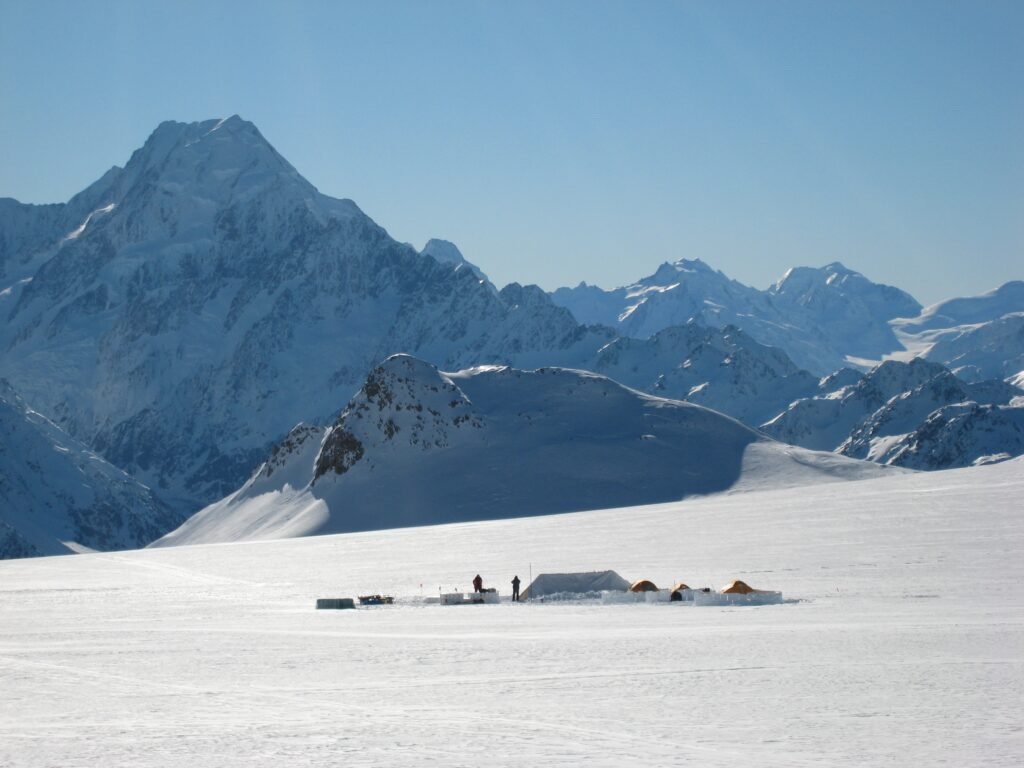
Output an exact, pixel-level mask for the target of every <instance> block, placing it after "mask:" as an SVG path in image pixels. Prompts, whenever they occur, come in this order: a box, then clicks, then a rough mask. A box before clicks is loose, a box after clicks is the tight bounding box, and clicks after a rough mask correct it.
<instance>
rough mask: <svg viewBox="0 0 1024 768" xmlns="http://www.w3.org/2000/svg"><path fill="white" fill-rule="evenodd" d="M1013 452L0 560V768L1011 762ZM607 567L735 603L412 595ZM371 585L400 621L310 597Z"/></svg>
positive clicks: (1016, 697) (1022, 622)
mask: <svg viewBox="0 0 1024 768" xmlns="http://www.w3.org/2000/svg"><path fill="white" fill-rule="evenodd" d="M1022 497H1024V462H1022V461H1021V460H1015V461H1010V462H1006V463H1003V464H999V465H995V466H991V467H978V468H971V469H966V470H956V471H950V472H938V473H928V474H916V475H896V476H892V477H885V478H881V479H874V480H864V481H858V482H851V483H835V484H827V485H818V486H814V487H808V488H790V489H784V490H776V491H768V492H758V493H735V494H730V495H724V496H716V497H709V498H704V499H694V500H690V501H686V502H682V503H674V504H665V505H657V506H651V507H642V508H631V509H623V510H605V511H599V512H587V513H577V514H571V515H561V516H553V517H543V518H530V519H522V520H503V521H495V522H485V523H470V524H459V525H447V526H437V527H431V528H419V529H399V530H391V531H381V532H372V533H358V534H347V535H339V536H324V537H316V538H307V539H293V540H286V541H269V542H253V543H246V544H227V545H207V546H195V547H178V548H167V549H156V550H144V551H138V552H123V553H105V554H95V555H79V556H72V557H62V558H47V559H36V560H20V561H7V562H3V563H0V685H2V690H3V696H2V697H0V765H4V766H7V765H11V766H50V765H61V766H86V765H90V766H92V765H134V766H171V765H181V764H183V763H191V764H195V765H219V766H242V765H246V766H252V765H257V766H261V765H267V766H270V765H273V766H280V765H323V764H330V765H341V764H344V765H356V766H360V765H382V766H383V765H387V766H402V765H417V766H420V765H430V764H435V765H444V766H480V765H493V766H519V765H531V766H532V765H546V766H552V765H554V766H559V765H582V764H586V765H595V766H623V765H659V766H664V765H698V766H736V765H764V766H806V765H823V766H824V765H828V766H846V765H850V766H853V765H857V766H862V765H915V766H916V765H938V764H948V765H981V764H984V765H1007V766H1009V765H1016V764H1019V759H1020V755H1021V754H1022V753H1024V731H1022V729H1021V727H1020V724H1021V721H1020V716H1019V704H1020V701H1021V700H1022V699H1024V675H1022V661H1024V654H1022V650H1024V611H1022V607H1024V598H1022V596H1021V593H1020V591H1019V589H1018V588H1017V586H1016V585H1017V584H1019V583H1020V582H1021V581H1024V566H1022V564H1021V558H1020V552H1021V544H1022V539H1024V522H1022V519H1021V515H1020V499H1021V498H1022ZM531 563H532V569H533V574H534V575H537V574H538V573H540V572H543V571H555V570H558V571H573V570H592V569H603V568H613V569H615V570H617V571H618V572H619V573H620V574H622V575H623V576H625V577H626V578H628V579H635V578H642V577H643V578H649V579H652V580H653V581H655V583H657V584H658V585H659V586H670V585H671V583H672V582H673V581H675V580H676V579H683V580H686V581H687V583H689V584H690V585H691V586H704V585H709V586H714V587H721V586H722V585H724V584H725V583H727V582H728V581H730V580H731V579H733V578H742V579H743V580H745V581H747V582H748V583H750V584H751V585H752V586H754V587H760V588H765V589H778V590H781V591H782V592H783V593H784V594H785V596H786V598H787V600H789V599H792V598H796V599H797V600H798V602H787V603H786V604H784V605H776V606H765V607H758V608H714V607H709V608H695V607H689V606H678V605H661V604H654V605H647V604H638V605H609V606H602V605H595V604H587V605H581V604H576V605H573V604H566V603H548V604H519V605H516V604H510V603H503V604H501V605H499V606H467V607H458V608H455V607H452V608H445V607H440V606H427V605H421V604H418V602H416V601H414V600H413V598H417V597H418V596H419V595H420V594H421V588H420V584H421V583H422V584H423V587H422V594H423V595H424V596H432V595H436V594H437V591H438V587H442V588H443V589H445V590H446V591H447V590H449V589H454V588H463V589H465V588H468V586H469V581H470V579H472V577H473V575H474V574H475V573H477V572H479V573H480V574H481V575H482V576H483V577H484V583H485V586H496V587H498V588H499V589H500V590H501V591H502V592H503V594H507V593H508V584H507V582H508V581H509V580H511V578H512V575H513V574H516V573H518V575H519V576H520V578H521V579H523V582H524V587H525V585H526V582H527V579H528V572H529V569H530V567H531ZM371 592H385V593H390V594H395V595H397V596H399V597H400V598H405V600H404V602H402V603H401V604H399V605H397V606H394V607H379V608H370V609H360V610H355V611H316V610H315V609H314V608H313V605H314V603H315V599H316V598H317V597H333V596H339V597H340V596H353V597H354V596H356V595H358V594H365V593H371Z"/></svg>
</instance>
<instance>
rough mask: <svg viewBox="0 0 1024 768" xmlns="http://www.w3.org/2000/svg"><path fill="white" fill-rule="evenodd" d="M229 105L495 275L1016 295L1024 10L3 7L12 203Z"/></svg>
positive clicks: (372, 207)
mask: <svg viewBox="0 0 1024 768" xmlns="http://www.w3.org/2000/svg"><path fill="white" fill-rule="evenodd" d="M233 113H238V114H240V115H241V116H242V117H244V118H246V119H248V120H251V121H253V122H254V123H256V125H257V126H258V127H259V128H260V130H261V131H262V132H263V134H264V135H265V136H266V137H267V138H268V139H269V140H270V142H271V143H272V144H274V146H275V147H276V148H277V149H278V150H279V151H280V152H281V153H282V154H283V155H284V156H285V157H286V158H288V159H289V160H290V161H291V162H292V164H293V165H295V167H296V168H297V169H298V170H299V171H300V172H301V173H302V174H303V175H305V176H306V177H307V178H308V179H309V180H310V181H312V182H313V183H314V184H315V185H316V186H317V187H319V188H320V190H321V191H323V192H325V193H327V194H330V195H333V196H336V197H350V198H352V199H353V200H355V201H356V202H357V203H358V204H359V205H360V206H361V207H362V208H363V210H365V211H366V212H367V213H368V214H369V215H370V216H372V217H373V218H374V219H375V220H376V221H377V222H378V223H379V224H381V225H382V226H384V227H385V228H386V229H387V230H388V231H389V232H390V233H391V234H392V235H393V236H394V237H396V238H398V239H399V240H403V241H408V242H411V243H413V244H414V245H416V246H417V247H422V245H423V243H424V242H425V241H426V240H427V239H428V238H430V237H442V238H445V239H449V240H452V241H454V242H455V243H456V244H458V245H459V247H460V248H461V249H462V251H463V253H464V254H465V255H466V257H467V258H469V259H470V260H471V261H474V262H475V263H477V264H479V266H480V267H481V268H482V269H484V271H486V272H487V273H488V274H489V275H490V276H491V278H492V279H493V280H494V282H496V283H497V284H499V285H503V284H505V283H506V282H510V281H512V280H516V281H519V282H523V283H528V282H532V283H538V284H540V285H541V286H543V287H545V288H548V289H551V288H555V287H557V286H559V285H566V284H575V283H577V282H579V281H580V280H586V281H587V282H590V283H596V284H598V285H602V286H604V287H609V288H610V287H614V286H616V285H621V284H624V283H627V282H630V281H632V280H634V279H636V278H639V277H641V276H643V275H646V274H650V273H652V272H653V271H654V270H655V269H656V268H657V265H658V264H659V263H661V262H662V261H672V260H675V259H678V258H682V257H686V258H701V259H703V260H704V261H706V262H708V263H709V264H711V265H712V266H713V267H715V268H717V269H721V270H722V271H724V272H725V273H726V274H728V275H729V276H730V277H734V278H736V279H738V280H740V281H742V282H745V283H748V284H752V285H755V286H757V287H761V288H763V287H766V286H767V285H768V284H769V283H771V282H773V281H774V280H775V279H777V278H778V277H779V276H780V275H781V274H782V273H783V272H784V271H785V269H786V268H787V267H789V266H793V265H811V266H820V265H823V264H826V263H828V262H830V261H835V260H839V261H842V262H843V263H845V264H846V265H847V266H848V267H851V268H854V269H857V270H859V271H861V272H863V273H864V274H866V275H867V276H868V277H870V278H872V279H874V280H877V281H881V282H888V283H892V284H896V285H898V286H900V287H902V288H904V289H906V290H908V291H910V292H911V293H912V294H914V295H915V296H916V297H917V298H918V299H919V300H921V301H922V302H924V303H926V304H927V303H930V302H933V301H937V300H940V299H943V298H948V297H951V296H956V295H966V294H971V293H978V292H981V291H984V290H987V289H989V288H992V287H994V286H996V285H998V284H1001V283H1002V282H1005V281H1006V280H1009V279H1021V278H1024V2H1019V1H1018V0H1013V1H1012V2H998V1H997V0H985V1H984V2H975V1H968V2H942V0H928V1H927V2H899V1H898V0H895V1H894V0H886V1H885V2H869V1H867V0H865V1H862V2H850V3H840V2H831V1H823V0H810V1H809V2H788V1H786V0H781V1H780V2H771V3H769V2H753V1H751V2H722V1H721V0H714V1H712V2H653V1H652V2H639V3H638V2H600V1H597V0H586V1H585V2H571V1H570V0H558V1H557V2H522V1H517V2H506V3H491V2H440V1H438V2H365V3H360V4H348V3H341V2H333V1H332V2H297V1H296V2H278V3H267V2H253V1H252V0H247V1H246V2H237V3H236V2H184V1H181V0H175V2H163V3H158V2H155V1H154V2H147V1H144V0H133V1H131V2H112V1H105V0H100V1H99V2H94V3H84V2H52V1H48V0H34V1H33V2H28V1H24V2H23V1H22V0H0V147H2V148H3V150H2V160H0V197H14V198H17V199H19V200H22V201H25V202H56V201H63V200H66V199H67V198H69V197H70V196H71V195H72V194H74V193H75V192H77V191H79V190H80V189H82V188H83V187H85V186H86V185H87V184H89V183H90V182H92V181H93V180H95V179H96V178H97V177H99V176H100V174H101V173H102V172H103V171H104V170H106V169H107V168H108V167H110V166H111V165H114V164H118V165H123V164H124V163H125V162H126V161H127V159H128V157H129V155H130V154H131V152H132V150H133V149H135V148H136V147H138V146H140V145H141V144H142V143H143V142H144V141H145V139H146V137H147V136H148V135H149V133H150V132H151V131H152V130H153V128H155V127H156V125H157V124H158V123H159V122H160V121H162V120H165V119H175V120H183V121H191V120H201V119H206V118H210V117H221V116H227V115H230V114H233Z"/></svg>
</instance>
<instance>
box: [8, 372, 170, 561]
mask: <svg viewBox="0 0 1024 768" xmlns="http://www.w3.org/2000/svg"><path fill="white" fill-rule="evenodd" d="M181 521H182V517H181V516H180V515H177V514H174V513H172V512H170V511H169V510H168V509H166V508H165V507H164V506H163V505H161V504H160V503H159V502H158V501H156V500H155V499H154V498H153V496H152V494H151V493H150V492H149V489H148V488H145V487H144V486H142V485H140V484H139V483H137V482H135V481H134V480H133V479H132V478H130V477H128V476H127V475H126V474H125V473H124V472H122V471H120V470H119V469H117V468H115V467H112V466H111V465H110V464H108V463H107V462H105V461H103V459H101V458H100V457H99V456H97V455H95V454H94V453H91V452H90V451H88V450H86V449H85V447H84V446H82V445H81V444H80V443H78V442H77V441H76V440H74V439H72V438H71V437H69V436H68V435H67V434H65V433H64V432H62V431H61V430H60V428H58V427H57V426H56V425H54V424H53V423H52V422H50V421H49V420H48V419H46V418H44V417H43V416H41V415H40V414H38V413H36V412H35V411H33V410H32V409H31V408H29V407H28V406H27V405H26V404H25V403H24V401H23V400H22V399H21V398H20V397H19V396H18V395H17V394H16V393H15V392H14V390H12V389H11V388H10V386H9V385H8V384H7V383H6V382H4V381H3V380H2V379H0V559H3V558H13V557H30V556H34V555H55V554H64V553H68V552H77V551H81V550H83V549H102V550H108V549H130V548H136V547H142V546H145V545H146V544H148V543H149V542H150V541H152V540H153V539H155V538H156V537H158V536H160V535H162V534H163V533H166V532H167V531H169V530H170V529H172V528H174V527H176V526H177V525H178V524H180V523H181Z"/></svg>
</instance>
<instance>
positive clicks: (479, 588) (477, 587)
mask: <svg viewBox="0 0 1024 768" xmlns="http://www.w3.org/2000/svg"><path fill="white" fill-rule="evenodd" d="M473 591H474V592H483V591H484V580H483V579H481V578H480V574H479V573H478V574H477V575H476V578H475V579H473Z"/></svg>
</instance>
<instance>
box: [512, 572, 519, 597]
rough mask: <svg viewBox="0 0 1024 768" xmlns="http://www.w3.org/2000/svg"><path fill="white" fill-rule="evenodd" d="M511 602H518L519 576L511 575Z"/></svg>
mask: <svg viewBox="0 0 1024 768" xmlns="http://www.w3.org/2000/svg"><path fill="white" fill-rule="evenodd" d="M512 602H514V603H518V602H519V576H513V577H512Z"/></svg>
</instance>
